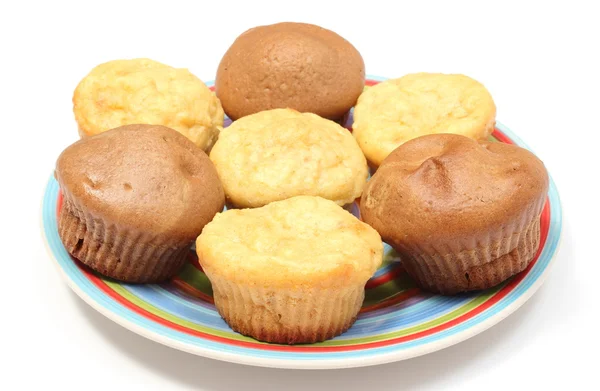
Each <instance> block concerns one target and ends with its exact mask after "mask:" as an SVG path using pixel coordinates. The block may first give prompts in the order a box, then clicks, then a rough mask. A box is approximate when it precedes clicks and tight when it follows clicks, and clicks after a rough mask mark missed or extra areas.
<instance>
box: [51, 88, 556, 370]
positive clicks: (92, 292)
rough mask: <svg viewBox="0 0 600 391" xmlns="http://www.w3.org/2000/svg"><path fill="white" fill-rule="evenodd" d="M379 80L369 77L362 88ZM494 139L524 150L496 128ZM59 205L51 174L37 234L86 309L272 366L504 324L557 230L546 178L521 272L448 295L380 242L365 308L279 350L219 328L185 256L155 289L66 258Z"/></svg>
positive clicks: (425, 343)
mask: <svg viewBox="0 0 600 391" xmlns="http://www.w3.org/2000/svg"><path fill="white" fill-rule="evenodd" d="M379 80H381V79H378V78H374V77H370V78H369V79H368V80H367V83H366V84H367V86H370V85H373V84H376V83H377V82H378V81H379ZM367 88H368V87H367ZM350 121H351V119H350ZM493 138H494V139H495V140H497V141H499V142H505V143H514V144H517V145H520V146H522V147H525V148H527V147H526V145H525V144H524V143H523V142H522V141H521V140H520V139H519V138H518V137H516V136H515V135H514V134H513V133H512V132H511V131H509V130H508V129H507V128H506V127H504V126H503V125H500V124H498V125H497V128H496V130H495V132H494V134H493ZM60 202H61V196H60V192H59V188H58V184H57V182H56V181H55V180H54V178H51V179H50V181H49V182H48V185H47V188H46V192H45V194H44V200H43V207H42V225H43V228H42V230H43V234H44V238H45V241H46V244H47V247H48V249H49V253H50V255H51V258H52V259H53V260H54V262H56V264H57V265H58V268H59V270H60V271H61V273H62V274H63V275H64V276H65V278H66V281H67V283H68V284H69V286H70V287H71V288H72V289H73V290H74V291H75V292H76V293H77V294H78V295H79V296H80V297H81V298H82V299H83V300H85V301H86V302H87V303H88V304H89V305H91V306H92V307H93V308H95V309H96V310H98V311H99V312H101V313H102V314H104V315H106V316H107V317H108V318H110V319H112V320H113V321H115V322H117V323H118V324H120V325H122V326H124V327H126V328H128V329H129V330H131V331H133V332H135V333H138V334H140V335H143V336H145V337H147V338H149V339H151V340H153V341H156V342H160V343H162V344H165V345H168V346H171V347H174V348H176V349H180V350H184V351H187V352H190V353H194V354H197V355H201V356H206V357H210V358H214V359H219V360H224V361H230V362H235V363H241V364H249V365H257V366H266V367H280V368H306V369H308V368H319V369H325V368H342V367H357V366H366V365H374V364H381V363H386V362H391V361H397V360H402V359H407V358H410V357H415V356H419V355H422V354H426V353H429V352H433V351H436V350H439V349H442V348H445V347H447V346H450V345H453V344H456V343H458V342H461V341H463V340H465V339H467V338H470V337H472V336H474V335H476V334H478V333H480V332H481V331H483V330H485V329H487V328H489V327H490V326H492V325H494V324H496V323H498V322H499V321H500V320H502V319H504V318H505V317H506V316H508V315H509V314H511V313H512V312H513V311H515V310H516V309H517V308H519V307H520V306H521V305H522V304H523V303H524V302H525V301H526V300H527V299H529V298H530V297H531V295H533V293H534V292H535V291H536V290H537V289H538V288H539V286H540V285H541V284H542V282H543V281H544V279H545V277H546V275H547V274H548V270H549V266H550V264H551V263H552V260H553V258H554V255H555V254H556V251H557V247H558V244H559V239H560V234H561V207H560V201H559V197H558V193H557V190H556V186H555V185H554V182H552V181H551V183H550V190H549V192H548V200H547V203H546V206H545V208H544V211H543V213H542V216H541V228H542V229H541V235H542V237H541V246H540V250H539V252H538V254H537V256H536V259H535V260H534V261H533V262H532V263H531V264H530V266H529V267H528V268H527V270H525V271H524V272H522V273H520V274H519V275H517V276H515V277H514V278H512V279H511V280H509V281H507V282H505V283H504V284H502V285H500V286H498V287H496V288H493V289H489V290H486V291H481V292H475V293H470V294H462V295H458V296H453V297H445V296H439V295H434V294H430V293H427V292H423V291H421V290H419V289H418V288H416V287H415V285H414V284H413V282H412V281H411V280H410V278H409V277H408V276H407V275H406V273H405V272H404V270H403V268H402V263H401V262H400V259H399V257H398V256H397V255H396V254H395V253H394V251H393V250H392V249H391V248H390V247H389V246H387V245H386V253H385V254H386V255H385V262H384V264H383V266H382V267H381V268H380V269H379V270H378V271H377V273H376V274H375V276H373V278H372V279H371V280H370V281H369V282H368V283H367V285H366V300H365V303H364V306H363V308H362V310H361V313H360V315H359V317H358V320H357V321H356V323H355V324H354V325H353V326H352V327H351V328H350V330H348V332H346V333H345V334H343V335H341V336H339V337H337V338H334V339H332V340H330V341H327V342H324V343H319V344H313V345H297V346H284V345H271V344H264V343H260V342H257V341H255V340H253V339H251V338H247V337H244V336H241V335H239V334H237V333H235V332H233V331H232V330H231V329H230V328H229V327H228V326H227V324H226V323H225V322H224V321H223V320H222V319H221V318H220V316H219V314H218V313H217V311H216V310H215V307H214V305H213V300H212V291H211V286H210V283H209V281H208V279H207V278H206V276H205V275H204V273H202V269H201V267H200V265H199V264H198V261H197V259H196V258H195V257H194V255H193V253H190V260H189V263H188V264H187V265H185V267H184V268H183V270H182V271H181V273H180V274H179V275H178V276H177V277H176V278H174V279H173V280H172V281H169V282H167V283H163V284H157V285H130V284H123V283H119V282H115V281H112V280H110V279H106V278H103V277H101V276H99V275H97V274H96V273H94V272H92V271H91V270H90V269H88V268H86V267H85V266H83V265H82V264H80V263H79V262H77V261H75V260H73V259H72V258H71V257H70V256H69V254H68V253H67V251H66V250H65V248H64V247H63V245H62V243H61V241H60V239H59V236H58V231H57V211H58V208H59V207H60ZM356 212H357V210H356V208H355V213H356Z"/></svg>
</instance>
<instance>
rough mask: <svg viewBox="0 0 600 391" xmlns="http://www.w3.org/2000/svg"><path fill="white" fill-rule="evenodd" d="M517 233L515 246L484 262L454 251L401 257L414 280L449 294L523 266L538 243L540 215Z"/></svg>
mask: <svg viewBox="0 0 600 391" xmlns="http://www.w3.org/2000/svg"><path fill="white" fill-rule="evenodd" d="M516 237H517V240H516V247H513V248H512V249H510V251H509V252H507V253H505V254H504V255H501V256H500V257H497V258H495V259H492V260H491V261H490V262H486V263H481V262H478V259H477V256H475V257H474V259H473V257H458V256H457V255H456V254H445V255H442V256H440V255H439V254H435V255H434V256H429V255H426V254H419V255H417V256H414V255H413V256H410V255H405V256H403V258H402V261H403V264H404V268H405V269H406V272H407V273H408V274H409V275H410V276H411V277H412V278H413V279H414V280H415V282H416V283H417V284H418V285H419V286H420V287H421V288H423V289H425V290H428V291H431V292H434V293H440V294H444V295H452V294H456V293H460V292H468V291H474V290H481V289H487V288H491V287H493V286H496V285H498V284H500V283H502V282H504V281H506V280H507V279H508V278H510V277H512V276H514V275H515V274H517V273H520V272H521V271H523V270H525V268H527V266H528V265H529V263H530V262H531V261H532V260H533V258H534V257H535V254H536V252H537V250H538V247H539V245H540V221H539V218H538V219H536V220H535V221H534V222H532V223H530V224H529V226H528V228H527V229H525V230H524V231H523V232H521V233H519V234H518V235H516ZM494 247H495V248H497V246H494ZM490 251H491V250H490ZM472 253H473V254H476V253H477V252H475V251H472ZM403 255H404V254H403ZM488 255H489V254H488ZM465 258H466V259H465ZM469 258H470V259H469ZM487 258H488V259H489V257H487Z"/></svg>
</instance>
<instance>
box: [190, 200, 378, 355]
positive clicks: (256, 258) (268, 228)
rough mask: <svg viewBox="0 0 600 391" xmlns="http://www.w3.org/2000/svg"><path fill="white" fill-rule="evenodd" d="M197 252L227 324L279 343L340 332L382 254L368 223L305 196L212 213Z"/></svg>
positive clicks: (355, 310)
mask: <svg viewBox="0 0 600 391" xmlns="http://www.w3.org/2000/svg"><path fill="white" fill-rule="evenodd" d="M196 251H197V252H198V258H199V260H200V263H201V265H202V267H203V269H204V271H205V272H206V275H207V276H208V278H209V279H210V281H211V283H212V287H213V293H214V298H215V305H216V306H217V309H218V311H219V313H220V314H221V316H222V317H223V318H224V319H225V321H226V322H227V323H228V324H229V326H231V328H232V329H234V330H235V331H237V332H239V333H241V334H244V335H248V336H251V337H253V338H255V339H257V340H260V341H265V342H274V343H285V344H293V343H314V342H318V341H324V340H326V339H329V338H332V337H334V336H336V335H339V334H341V333H343V332H344V331H345V330H347V329H348V328H349V327H350V326H351V325H352V324H353V323H354V320H355V319H356V316H357V314H358V311H359V310H360V308H361V306H362V303H363V300H364V286H365V283H366V282H367V281H368V279H369V278H370V277H371V276H372V275H373V274H374V273H375V271H376V270H377V268H378V267H379V266H380V265H381V262H382V258H383V244H382V242H381V238H380V237H379V235H378V234H377V232H376V231H375V230H374V229H373V228H371V227H369V226H368V225H367V224H365V223H363V222H361V221H360V220H358V219H357V218H355V217H354V216H353V215H352V214H350V213H349V212H347V211H345V210H344V209H343V208H340V207H339V206H337V205H336V204H335V203H334V202H332V201H329V200H326V199H324V198H320V197H311V196H298V197H293V198H289V199H287V200H284V201H277V202H273V203H271V204H269V205H267V206H264V207H262V208H256V209H241V210H240V209H231V210H227V211H226V212H223V213H220V214H217V216H215V218H214V220H213V221H212V222H210V223H209V224H208V225H206V227H204V230H203V231H202V234H201V235H200V236H199V237H198V240H197V241H196Z"/></svg>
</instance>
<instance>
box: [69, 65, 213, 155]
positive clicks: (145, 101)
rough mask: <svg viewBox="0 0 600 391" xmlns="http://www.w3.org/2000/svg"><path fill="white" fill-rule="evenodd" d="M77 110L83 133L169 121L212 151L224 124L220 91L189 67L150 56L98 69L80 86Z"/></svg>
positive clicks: (74, 107)
mask: <svg viewBox="0 0 600 391" xmlns="http://www.w3.org/2000/svg"><path fill="white" fill-rule="evenodd" d="M73 111H74V113H75V119H76V120H77V123H78V125H79V131H80V134H81V135H82V136H91V135H94V134H98V133H101V132H104V131H106V130H109V129H113V128H116V127H119V126H122V125H129V124H151V125H164V126H168V127H170V128H172V129H175V130H177V131H178V132H179V133H181V134H183V135H184V136H186V137H187V138H189V139H190V140H191V141H192V142H193V143H194V144H196V146H198V147H199V148H201V149H203V150H209V149H210V147H211V146H212V145H213V144H214V142H215V141H216V139H217V137H218V136H219V131H220V130H221V129H222V127H223V118H224V113H223V108H222V107H221V103H220V102H219V99H217V97H216V96H215V94H214V93H213V92H212V91H210V90H209V89H208V87H206V85H204V83H202V81H200V79H198V78H197V77H196V76H194V75H192V74H191V73H190V72H189V71H188V70H187V69H176V68H172V67H170V66H168V65H164V64H161V63H159V62H156V61H152V60H149V59H145V58H138V59H132V60H116V61H110V62H107V63H104V64H101V65H99V66H97V67H95V68H94V69H93V70H92V71H91V72H90V73H89V74H88V75H87V76H86V77H85V78H84V79H83V80H82V81H81V82H80V83H79V85H78V86H77V88H76V89H75V94H74V96H73Z"/></svg>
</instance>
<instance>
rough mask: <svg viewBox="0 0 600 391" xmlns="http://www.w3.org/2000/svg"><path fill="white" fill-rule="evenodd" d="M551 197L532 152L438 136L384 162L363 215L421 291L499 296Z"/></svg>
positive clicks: (528, 255)
mask: <svg viewBox="0 0 600 391" xmlns="http://www.w3.org/2000/svg"><path fill="white" fill-rule="evenodd" d="M547 191H548V174H547V172H546V169H545V167H544V164H543V163H542V162H541V161H540V160H539V159H538V158H537V157H535V156H534V155H533V154H532V153H531V152H529V151H527V150H525V149H523V148H520V147H517V146H514V145H507V144H502V143H490V142H482V143H478V142H477V141H474V140H472V139H469V138H467V137H465V136H459V135H451V134H436V135H428V136H423V137H419V138H416V139H414V140H411V141H408V142H406V143H405V144H403V145H401V146H400V147H398V148H397V149H395V150H394V151H393V152H392V153H391V154H390V155H389V156H388V157H387V158H386V159H385V160H384V161H383V163H382V165H381V166H380V167H379V169H378V170H377V172H376V173H375V174H374V175H373V177H372V178H371V180H370V181H369V182H368V183H367V186H366V188H365V190H364V192H363V196H362V199H361V204H360V211H361V216H362V219H363V220H364V221H365V222H366V223H368V224H370V225H371V226H372V227H373V228H375V229H376V230H377V231H378V232H379V234H380V235H381V237H382V239H383V240H384V241H386V242H387V243H389V244H390V245H391V246H392V247H394V248H395V249H396V250H397V251H398V252H399V253H400V254H401V256H402V260H403V263H404V265H405V268H406V270H407V272H408V273H409V274H410V275H411V276H412V277H413V278H414V279H415V280H416V281H417V283H418V284H419V285H420V286H421V287H423V288H425V289H427V290H430V291H433V292H439V293H443V294H453V293H457V292H463V291H471V290H478V289H485V288H489V287H492V286H495V285H497V284H499V283H501V282H503V281H504V280H506V279H507V278H509V277H511V276H513V275H514V274H517V273H518V272H520V271H522V270H523V269H525V268H526V267H527V265H528V264H529V262H530V261H531V260H532V259H533V257H534V256H535V253H536V251H537V249H538V246H539V239H540V232H539V221H540V219H539V217H540V214H541V212H542V208H543V205H544V202H545V199H546V193H547Z"/></svg>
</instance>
